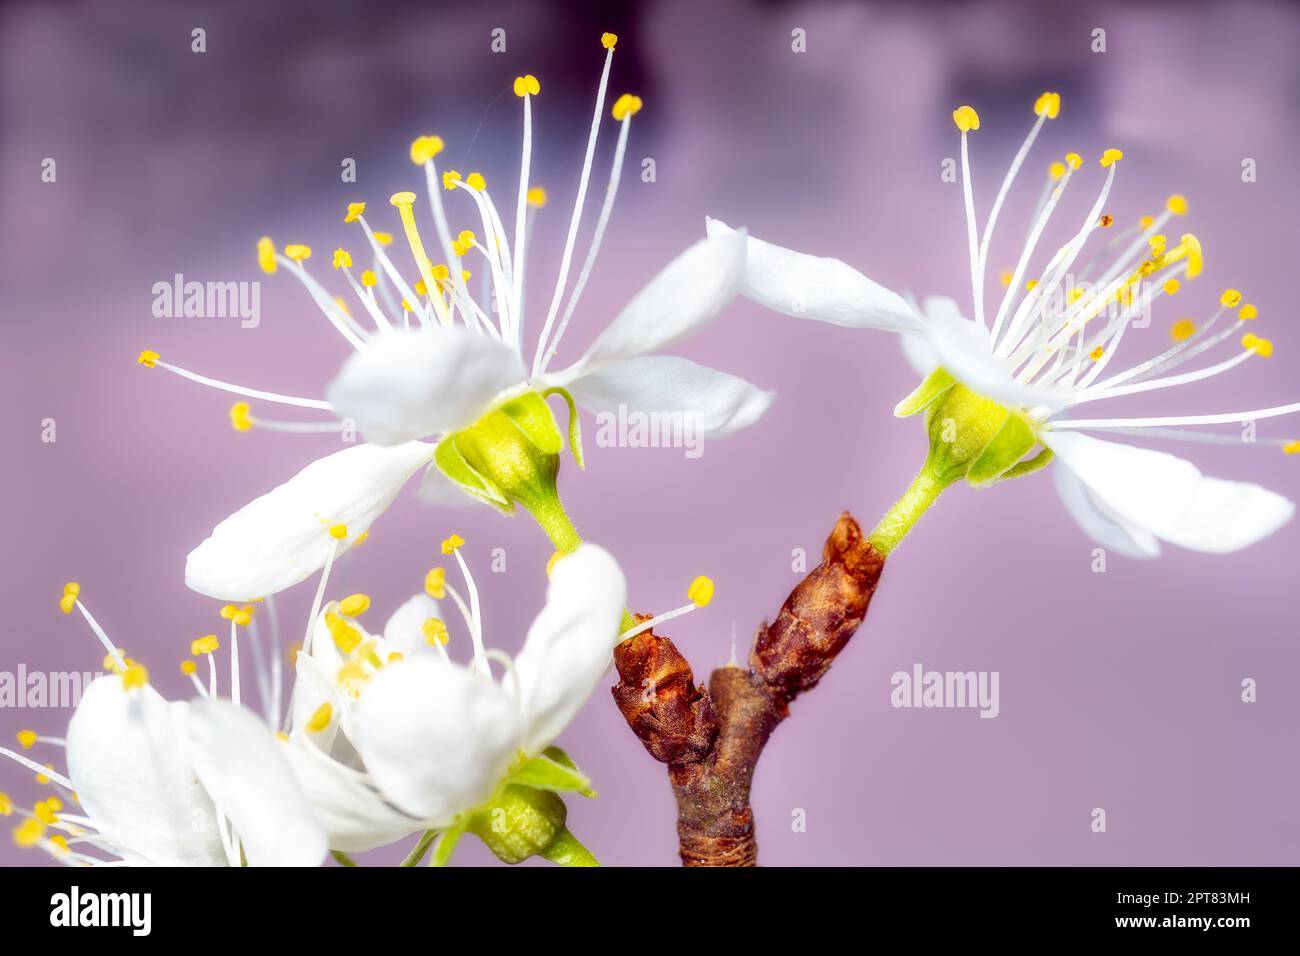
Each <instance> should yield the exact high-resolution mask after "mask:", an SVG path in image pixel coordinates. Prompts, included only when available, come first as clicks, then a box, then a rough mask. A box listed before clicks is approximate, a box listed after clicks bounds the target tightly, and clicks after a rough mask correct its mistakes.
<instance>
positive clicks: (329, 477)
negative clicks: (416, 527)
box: [185, 442, 433, 601]
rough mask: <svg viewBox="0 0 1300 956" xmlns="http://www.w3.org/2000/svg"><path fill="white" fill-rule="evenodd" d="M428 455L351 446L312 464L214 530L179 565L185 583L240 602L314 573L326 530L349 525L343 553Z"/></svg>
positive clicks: (325, 546) (324, 550) (427, 449)
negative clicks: (183, 562)
mask: <svg viewBox="0 0 1300 956" xmlns="http://www.w3.org/2000/svg"><path fill="white" fill-rule="evenodd" d="M432 455H433V448H432V447H431V446H429V445H426V444H424V443H422V442H407V443H406V444H404V445H397V446H394V447H392V448H386V447H383V446H381V445H368V444H367V445H356V446H354V447H352V448H347V449H344V450H343V451H338V452H335V453H334V454H332V455H327V456H325V457H324V458H321V459H319V460H317V461H314V462H312V463H311V464H310V465H308V466H307V467H306V468H304V469H303V470H302V471H300V472H298V474H296V475H294V476H293V477H292V478H290V479H289V480H288V481H286V482H285V483H284V484H282V485H280V486H279V487H277V488H275V489H273V490H272V491H269V492H267V493H266V494H264V495H262V497H260V498H258V499H256V500H254V501H252V502H250V503H249V504H247V505H245V506H244V507H243V508H240V509H239V510H238V511H236V512H235V513H234V514H233V515H231V516H230V517H229V518H227V519H226V520H225V521H223V522H221V523H220V524H219V525H217V526H216V528H214V529H213V531H212V534H211V535H210V536H209V537H208V539H207V540H206V541H204V542H203V543H202V544H200V545H199V546H198V547H197V548H195V549H194V550H193V551H191V552H190V556H189V558H188V559H187V560H186V562H185V583H186V584H187V585H188V586H189V587H190V588H192V589H193V590H195V591H198V592H199V593H200V594H206V595H208V596H209V597H214V598H218V599H221V600H233V601H241V600H246V599H248V598H258V597H265V596H266V595H268V594H274V593H276V592H277V591H282V590H284V589H285V588H287V587H290V586H291V585H294V584H297V583H298V582H299V581H302V580H304V579H306V578H307V577H309V576H311V575H312V574H314V573H316V572H317V571H319V570H320V569H321V567H323V566H324V564H325V559H326V557H327V556H328V555H329V553H330V550H331V549H332V548H333V547H334V545H335V540H334V539H333V538H331V537H330V535H329V528H330V527H332V526H333V525H336V524H343V525H346V526H347V529H348V537H347V540H346V541H344V542H339V545H340V547H339V553H340V554H342V553H343V551H345V550H346V549H347V547H348V546H350V544H351V543H352V542H355V541H356V539H357V537H358V536H359V535H360V534H362V532H364V531H367V530H369V528H370V525H371V524H372V523H373V522H374V520H375V519H376V518H378V517H379V515H380V514H382V513H383V512H384V510H385V509H386V508H387V507H388V506H389V504H391V503H392V501H393V498H395V497H396V496H397V492H398V491H400V490H401V487H402V485H403V484H405V483H406V481H407V479H409V478H410V477H411V475H413V474H414V473H415V472H416V470H417V469H418V468H419V467H420V466H421V465H423V464H425V463H426V462H428V461H429V459H430V458H431V457H432Z"/></svg>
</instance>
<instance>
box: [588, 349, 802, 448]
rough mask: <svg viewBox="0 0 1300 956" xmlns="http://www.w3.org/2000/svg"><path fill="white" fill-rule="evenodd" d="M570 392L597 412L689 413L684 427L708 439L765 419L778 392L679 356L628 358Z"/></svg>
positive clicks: (594, 373) (596, 373) (592, 376)
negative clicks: (621, 409) (767, 390)
mask: <svg viewBox="0 0 1300 956" xmlns="http://www.w3.org/2000/svg"><path fill="white" fill-rule="evenodd" d="M568 388H569V391H570V392H572V393H573V397H574V398H575V399H576V400H577V402H578V404H580V405H582V406H583V407H584V408H587V409H588V410H590V411H592V412H596V413H600V412H609V413H612V414H615V415H617V414H618V413H619V407H620V406H622V407H623V409H624V410H625V411H626V412H629V413H630V412H640V413H647V414H650V413H655V412H661V413H662V412H666V413H669V414H673V415H681V416H684V418H683V420H682V426H681V427H682V428H683V429H686V428H690V429H692V430H693V432H692V433H693V434H695V435H698V436H700V437H705V438H725V437H726V436H727V435H732V434H734V433H736V432H738V431H740V430H741V429H742V428H748V427H749V426H750V425H752V424H754V422H756V421H758V420H759V418H761V417H762V415H763V413H764V412H766V411H767V409H768V406H769V405H771V404H772V400H773V399H775V398H776V393H775V392H765V391H763V390H762V389H760V388H758V387H757V386H755V385H751V384H750V383H749V382H746V381H745V380H744V379H743V378H737V377H736V376H735V375H730V374H728V373H726V372H719V371H718V370H716V369H712V368H709V367H708V366H705V365H700V364H698V363H696V362H692V361H690V360H689V359H684V358H678V357H677V356H673V355H647V356H643V357H641V358H632V359H624V360H623V361H621V362H613V363H611V364H609V365H606V366H604V367H603V368H599V369H597V370H596V371H594V372H591V373H589V374H586V375H582V376H580V377H579V378H577V379H575V380H574V381H572V382H571V383H570V384H569V386H568Z"/></svg>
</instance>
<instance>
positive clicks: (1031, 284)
mask: <svg viewBox="0 0 1300 956" xmlns="http://www.w3.org/2000/svg"><path fill="white" fill-rule="evenodd" d="M1037 285H1038V280H1037V279H1030V280H1029V281H1028V282H1026V283H1025V291H1026V292H1033V291H1034V287H1035V286H1037Z"/></svg>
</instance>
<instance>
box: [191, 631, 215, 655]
mask: <svg viewBox="0 0 1300 956" xmlns="http://www.w3.org/2000/svg"><path fill="white" fill-rule="evenodd" d="M220 649H221V642H220V641H218V640H217V635H215V634H206V635H204V636H203V637H196V638H195V639H194V640H192V641H190V653H191V654H193V655H194V656H195V657H198V656H199V655H200V654H215V653H216V652H217V651H218V650H220Z"/></svg>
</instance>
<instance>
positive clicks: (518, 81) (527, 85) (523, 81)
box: [514, 73, 542, 98]
mask: <svg viewBox="0 0 1300 956" xmlns="http://www.w3.org/2000/svg"><path fill="white" fill-rule="evenodd" d="M514 88H515V96H518V97H521V98H522V97H525V96H530V95H531V96H536V95H537V94H538V93H540V92H542V84H541V83H538V82H537V77H535V76H533V74H531V73H525V74H524V75H523V76H516V77H515V87H514Z"/></svg>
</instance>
